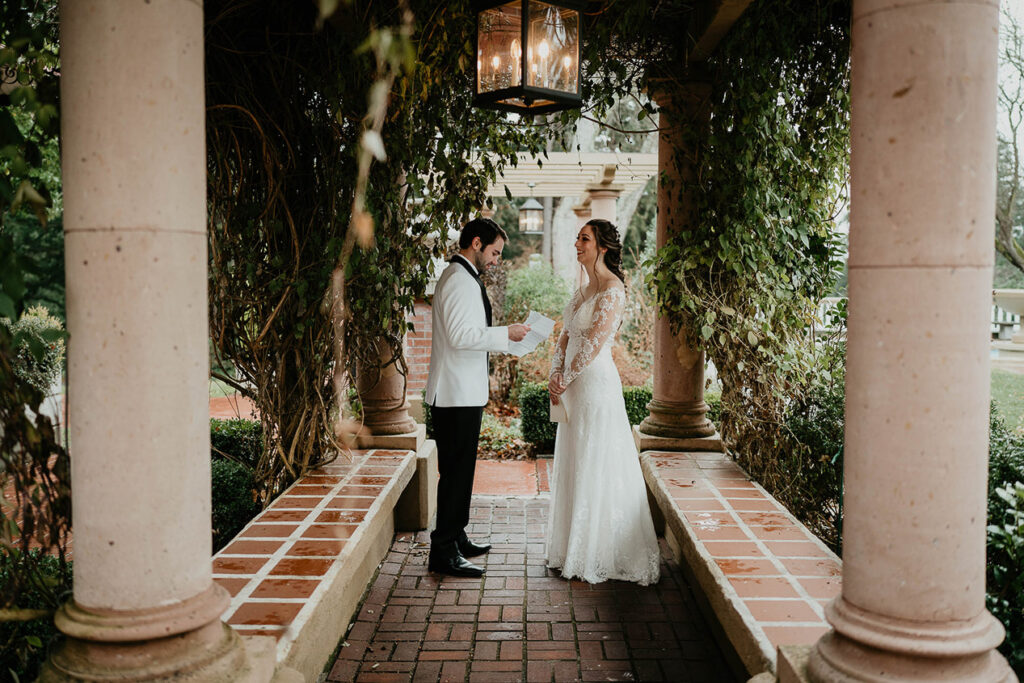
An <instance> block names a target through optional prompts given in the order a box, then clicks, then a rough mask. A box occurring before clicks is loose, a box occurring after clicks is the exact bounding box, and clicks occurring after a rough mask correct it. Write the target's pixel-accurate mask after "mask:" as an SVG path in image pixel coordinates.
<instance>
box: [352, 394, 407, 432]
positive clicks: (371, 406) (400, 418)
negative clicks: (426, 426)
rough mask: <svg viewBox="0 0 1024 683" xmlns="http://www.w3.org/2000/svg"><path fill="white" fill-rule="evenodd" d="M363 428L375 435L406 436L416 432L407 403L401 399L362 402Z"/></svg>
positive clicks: (403, 398)
mask: <svg viewBox="0 0 1024 683" xmlns="http://www.w3.org/2000/svg"><path fill="white" fill-rule="evenodd" d="M363 426H364V427H365V428H366V429H368V430H369V431H370V433H372V434H375V435H384V436H390V435H392V434H408V433H409V432H413V431H415V430H416V420H414V419H412V418H411V417H409V403H408V401H406V400H405V397H404V396H403V397H402V398H401V399H387V400H372V399H366V400H364V401H363Z"/></svg>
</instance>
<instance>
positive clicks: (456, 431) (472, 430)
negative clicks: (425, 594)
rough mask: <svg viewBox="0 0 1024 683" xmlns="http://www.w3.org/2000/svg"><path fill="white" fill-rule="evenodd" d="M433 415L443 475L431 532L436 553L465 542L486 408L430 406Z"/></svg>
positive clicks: (438, 461)
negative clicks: (477, 452) (435, 519)
mask: <svg viewBox="0 0 1024 683" xmlns="http://www.w3.org/2000/svg"><path fill="white" fill-rule="evenodd" d="M430 415H431V419H432V421H433V424H434V440H435V441H436V442H437V469H438V473H439V474H440V475H441V478H440V479H439V480H438V482H437V524H436V526H435V528H434V530H433V531H432V532H430V542H431V551H432V552H433V551H435V550H438V551H442V550H441V549H442V548H444V547H448V546H450V545H451V544H453V543H454V542H455V541H459V540H462V539H463V538H465V529H466V525H468V524H469V505H470V501H471V499H472V497H473V473H474V472H475V471H476V449H477V444H478V443H479V441H480V423H481V421H482V420H483V416H484V408H483V406H479V407H464V406H458V407H453V408H438V407H436V406H431V408H430Z"/></svg>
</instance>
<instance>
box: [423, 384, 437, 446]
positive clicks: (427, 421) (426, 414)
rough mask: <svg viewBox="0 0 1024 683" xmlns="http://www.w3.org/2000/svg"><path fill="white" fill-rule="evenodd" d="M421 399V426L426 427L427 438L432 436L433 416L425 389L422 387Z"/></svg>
mask: <svg viewBox="0 0 1024 683" xmlns="http://www.w3.org/2000/svg"><path fill="white" fill-rule="evenodd" d="M420 396H422V397H423V398H422V401H423V426H424V427H426V428H427V438H428V439H433V438H434V417H433V415H432V414H431V412H430V404H429V403H427V390H426V389H424V390H423V393H421V394H420Z"/></svg>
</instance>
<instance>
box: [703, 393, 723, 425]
mask: <svg viewBox="0 0 1024 683" xmlns="http://www.w3.org/2000/svg"><path fill="white" fill-rule="evenodd" d="M704 402H705V403H707V404H708V419H709V420H711V421H712V422H713V423H714V424H715V428H716V429H718V431H722V388H721V387H719V386H717V385H716V386H712V387H709V388H707V389H705V390H704Z"/></svg>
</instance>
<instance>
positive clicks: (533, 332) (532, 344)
mask: <svg viewBox="0 0 1024 683" xmlns="http://www.w3.org/2000/svg"><path fill="white" fill-rule="evenodd" d="M524 324H526V325H529V326H530V331H529V332H527V333H526V336H525V337H523V339H522V340H521V341H517V342H509V345H508V352H509V353H511V354H512V355H514V356H519V357H522V356H525V355H526V354H528V353H530V352H531V351H533V350H534V349H535V348H537V345H538V344H540V343H541V342H542V341H544V340H545V339H547V338H548V337H549V336H551V332H552V330H554V329H555V321H554V320H552V319H551V318H546V317H544V316H543V315H541V314H540V313H538V312H537V311H530V315H529V316H527V318H526V320H525V321H524Z"/></svg>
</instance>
